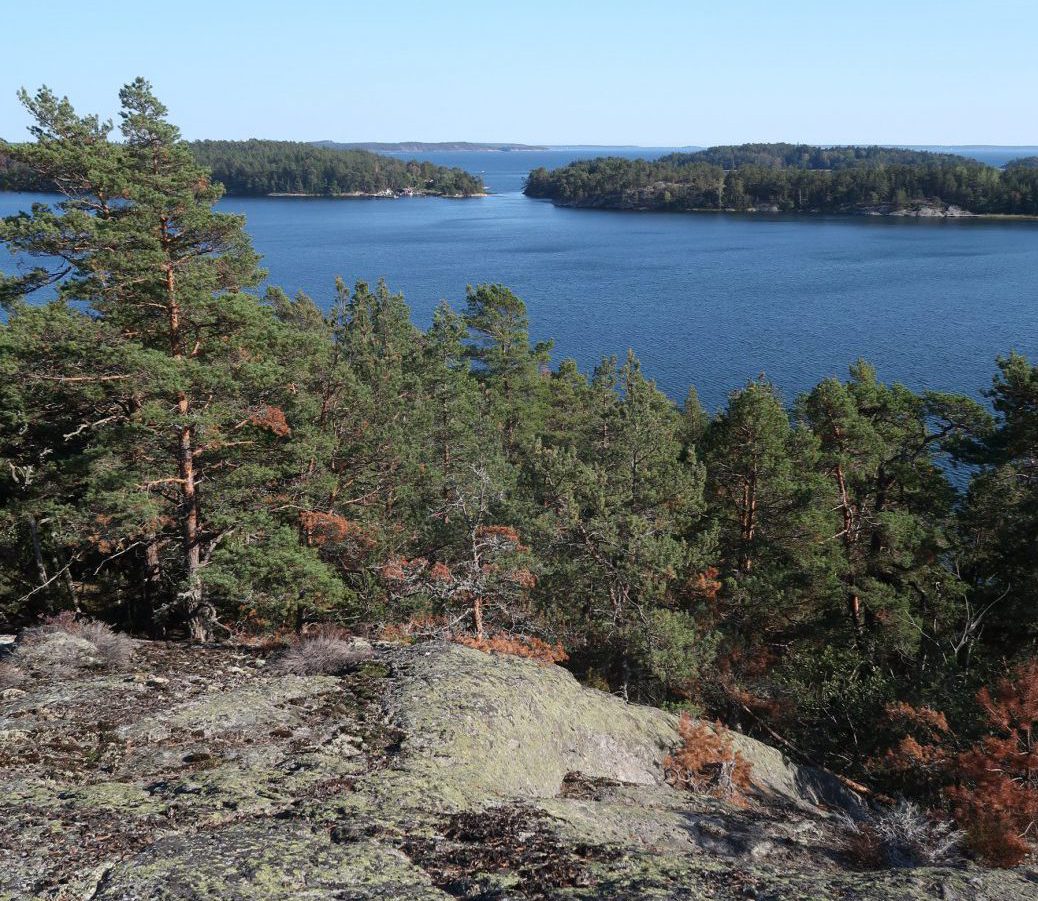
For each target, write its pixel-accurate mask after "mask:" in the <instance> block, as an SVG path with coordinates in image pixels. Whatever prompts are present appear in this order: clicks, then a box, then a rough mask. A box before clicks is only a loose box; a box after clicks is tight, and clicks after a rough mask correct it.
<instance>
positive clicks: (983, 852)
mask: <svg viewBox="0 0 1038 901" xmlns="http://www.w3.org/2000/svg"><path fill="white" fill-rule="evenodd" d="M977 702H978V705H979V707H980V710H981V712H982V714H983V725H984V727H985V730H986V733H987V734H986V735H984V736H983V737H982V738H981V739H980V740H974V741H969V742H968V744H967V742H966V739H965V738H964V737H963V736H958V735H956V734H955V733H954V732H952V731H951V729H950V728H949V726H948V724H947V721H946V719H945V717H944V716H943V715H942V714H941V713H939V712H937V711H933V710H930V709H929V708H913V707H909V706H908V705H904V704H902V705H895V706H894V707H892V708H888V711H887V712H888V715H889V716H890V719H891V721H892V722H894V723H895V724H899V725H900V727H901V728H902V729H903V731H907V732H908V733H909V734H907V735H904V736H903V737H902V738H901V739H900V741H899V742H898V744H897V745H896V746H895V747H893V748H892V749H891V750H890V751H889V752H888V753H887V754H886V756H885V757H884V758H883V759H882V761H881V764H882V766H883V768H884V769H886V770H887V771H888V772H891V773H893V774H895V775H899V776H900V777H901V779H902V782H903V784H904V785H906V786H909V787H914V788H915V790H916V791H917V793H918V794H921V795H923V796H933V797H940V796H943V798H944V799H945V800H946V801H947V802H949V803H950V806H951V810H952V813H953V814H954V816H955V819H956V821H957V822H958V824H959V826H960V827H962V829H964V830H965V835H966V840H967V842H968V844H969V846H970V847H971V848H972V849H973V851H975V852H976V854H977V855H978V856H979V857H980V858H981V859H982V860H983V861H985V862H986V863H988V864H991V865H994V866H1002V867H1009V866H1015V865H1016V864H1018V863H1020V861H1022V860H1023V859H1024V857H1026V856H1027V855H1028V854H1029V853H1030V851H1031V850H1032V843H1033V841H1034V835H1035V833H1036V832H1038V742H1036V741H1035V736H1038V660H1031V661H1030V662H1027V663H1024V664H1022V665H1020V666H1018V667H1017V668H1016V669H1014V670H1013V671H1012V672H1011V673H1010V674H1009V675H1008V676H1007V677H1006V678H1003V679H1001V680H999V682H998V684H997V685H996V686H995V689H994V690H993V691H992V690H989V689H987V688H984V689H981V690H980V692H978V694H977ZM964 745H965V747H964Z"/></svg>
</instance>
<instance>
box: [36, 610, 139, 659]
mask: <svg viewBox="0 0 1038 901" xmlns="http://www.w3.org/2000/svg"><path fill="white" fill-rule="evenodd" d="M60 636H69V637H71V638H73V639H76V640H77V641H59V640H56V639H57V638H59V637H60ZM79 642H85V643H86V644H85V645H84V644H80V643H79ZM91 651H92V653H91ZM133 654H134V645H133V641H132V640H131V639H130V638H128V637H127V636H126V635H123V634H121V633H119V632H115V631H113V629H112V627H111V626H109V625H108V624H107V623H102V622H99V621H98V620H92V619H77V618H76V616H75V614H73V613H72V612H71V611H69V612H65V613H59V614H58V615H57V616H51V617H48V618H47V619H45V620H44V621H43V622H42V623H41V624H40V625H38V626H32V627H30V628H28V629H26V630H25V631H24V632H22V634H21V637H20V640H19V643H18V656H19V657H21V658H23V659H27V660H31V661H33V662H34V663H37V664H40V663H43V664H48V663H49V664H52V665H53V666H55V667H58V668H76V667H78V666H80V665H82V663H83V661H84V660H87V659H89V660H90V661H92V662H94V663H95V664H100V665H101V666H103V667H105V668H107V669H122V668H123V667H125V666H127V665H128V664H129V662H130V661H131V660H132V659H133Z"/></svg>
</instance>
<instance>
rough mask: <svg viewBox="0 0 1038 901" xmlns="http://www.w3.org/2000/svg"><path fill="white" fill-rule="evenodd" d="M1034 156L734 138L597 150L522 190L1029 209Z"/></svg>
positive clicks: (838, 206)
mask: <svg viewBox="0 0 1038 901" xmlns="http://www.w3.org/2000/svg"><path fill="white" fill-rule="evenodd" d="M1036 164H1038V160H1036V159H1035V158H1033V157H1031V158H1027V159H1022V160H1015V161H1014V162H1012V163H1009V164H1008V165H1007V166H1005V167H1004V168H1002V169H996V168H994V167H992V166H988V165H985V164H984V163H980V162H977V161H976V160H971V159H968V158H966V157H961V156H956V155H952V154H943V153H930V152H927V151H921V150H902V149H896V148H885V147H831V148H824V147H812V146H809V145H801V144H743V145H740V146H729V147H711V148H708V149H707V150H701V151H697V152H695V153H672V154H668V155H667V156H664V157H661V158H660V159H658V160H655V161H648V160H630V159H621V158H618V157H605V158H599V159H592V160H582V161H578V162H574V163H570V164H569V165H567V166H563V167H561V168H559V169H553V170H550V171H549V170H547V169H543V168H541V169H535V170H534V171H533V172H531V173H530V175H529V178H528V179H527V185H526V194H527V195H528V196H530V197H542V198H548V199H551V200H553V201H554V202H555V203H558V204H561V205H566V206H584V207H604V208H615V209H655V210H676V211H690V210H703V209H715V210H717V209H720V210H774V211H781V212H895V211H903V210H909V211H912V210H916V211H918V210H920V209H926V210H928V211H931V212H942V211H944V210H946V209H947V208H948V207H949V206H955V207H959V208H961V209H962V210H964V211H967V212H970V213H978V214H985V213H986V214H1016V215H1038V167H1036Z"/></svg>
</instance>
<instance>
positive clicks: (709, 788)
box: [663, 713, 753, 800]
mask: <svg viewBox="0 0 1038 901" xmlns="http://www.w3.org/2000/svg"><path fill="white" fill-rule="evenodd" d="M722 728H723V727H722V726H720V725H719V724H718V725H715V726H714V727H713V728H711V727H710V726H707V725H706V724H705V723H701V722H698V721H697V720H693V719H692V717H690V716H689V715H688V714H687V713H685V714H682V716H681V720H680V721H679V723H678V735H680V736H681V745H680V747H678V748H676V749H675V750H674V751H673V752H671V753H670V754H668V755H667V756H666V757H665V758H664V759H663V771H664V773H665V774H666V777H667V781H668V782H669V783H670V784H671V785H673V786H674V787H675V788H680V789H683V790H685V791H692V792H699V793H701V794H711V795H714V796H715V797H719V798H726V799H728V800H738V799H740V798H741V797H742V794H743V792H745V791H746V790H747V789H749V788H750V787H751V786H752V784H753V782H752V780H751V779H750V771H751V769H752V765H751V764H750V762H749V761H748V760H746V759H745V758H744V757H743V756H742V755H741V754H740V753H739V752H738V751H736V750H735V749H734V748H733V747H732V744H731V742H730V741H729V740H728V739H727V738H725V737H724V735H723V734H722V733H721V730H722Z"/></svg>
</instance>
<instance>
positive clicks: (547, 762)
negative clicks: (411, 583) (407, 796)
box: [387, 643, 860, 808]
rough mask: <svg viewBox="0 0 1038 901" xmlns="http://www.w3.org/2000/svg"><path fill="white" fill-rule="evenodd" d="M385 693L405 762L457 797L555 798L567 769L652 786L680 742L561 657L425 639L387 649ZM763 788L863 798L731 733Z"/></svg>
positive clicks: (650, 713) (835, 799) (669, 721)
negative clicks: (540, 658) (542, 658)
mask: <svg viewBox="0 0 1038 901" xmlns="http://www.w3.org/2000/svg"><path fill="white" fill-rule="evenodd" d="M387 655H388V657H389V659H390V660H391V662H392V667H393V679H392V683H391V689H390V694H389V697H388V701H387V706H388V713H389V716H390V717H391V719H392V721H393V722H394V724H395V725H396V726H397V727H398V728H399V729H400V730H401V731H402V732H403V733H404V734H405V735H406V736H407V738H405V739H404V742H403V745H402V749H401V750H402V753H401V759H400V764H401V767H402V768H403V769H404V770H406V771H407V772H408V773H409V774H412V775H414V776H417V777H418V778H419V780H420V782H421V784H422V785H424V786H426V787H427V789H430V790H433V791H436V790H439V791H441V792H442V793H443V794H444V796H445V797H448V798H452V799H456V800H459V801H461V800H468V801H473V800H475V801H479V800H484V799H487V798H492V797H519V798H552V797H555V796H556V795H557V794H558V793H559V791H560V788H561V786H562V782H563V779H564V777H565V776H566V774H567V773H571V772H580V773H583V774H584V775H586V776H588V777H591V778H602V779H611V780H614V781H617V782H622V783H631V784H635V785H645V786H653V785H659V784H661V783H662V782H663V758H664V757H665V756H666V755H667V753H668V752H669V751H670V750H671V749H673V748H674V746H675V745H676V744H677V743H678V735H677V730H676V725H677V718H676V717H675V716H674V715H673V714H670V713H666V712H664V711H662V710H658V709H656V708H654V707H643V706H639V705H636V704H626V703H624V702H623V701H622V700H621V699H619V698H617V697H614V696H613V695H609V694H606V693H604V692H601V691H596V690H594V689H590V688H584V687H583V686H582V685H580V683H579V682H577V680H576V679H575V678H574V677H573V675H572V674H571V673H569V672H567V671H566V670H564V669H562V668H561V667H557V666H544V665H543V664H540V663H537V662H534V661H531V660H525V659H522V658H518V657H507V656H502V655H495V656H493V657H490V656H488V655H487V654H485V653H483V652H481V651H477V650H473V649H471V648H466V647H462V646H459V645H456V644H434V643H429V644H425V645H420V646H418V647H415V648H408V649H405V650H403V651H397V652H387ZM730 735H731V739H732V742H733V744H734V745H735V747H736V748H737V749H738V750H739V752H740V753H741V754H742V755H743V756H744V757H745V758H746V759H747V760H748V761H749V762H750V763H751V764H752V766H753V781H754V784H755V786H756V787H757V789H758V790H759V791H760V792H761V793H762V794H765V795H767V796H768V797H769V798H771V799H772V800H781V801H786V802H790V803H795V804H799V805H806V806H808V807H812V808H813V807H815V806H816V805H818V804H821V803H824V804H827V805H831V806H840V807H848V806H851V807H853V806H856V805H858V804H860V800H859V799H858V798H857V796H855V795H854V794H853V793H852V792H850V791H848V790H847V789H845V788H844V787H843V786H842V785H841V784H840V782H839V781H838V780H837V779H835V778H834V777H833V776H831V775H830V774H827V773H823V772H820V771H818V770H814V769H811V768H810V767H802V766H797V765H796V764H794V763H792V762H791V761H790V760H789V759H788V758H786V757H784V756H783V755H782V753H781V752H779V751H778V750H776V749H775V748H772V747H770V746H768V745H765V744H763V743H761V742H759V741H755V740H754V739H752V738H748V737H746V736H743V735H739V734H736V733H731V734H730Z"/></svg>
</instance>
